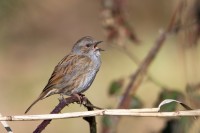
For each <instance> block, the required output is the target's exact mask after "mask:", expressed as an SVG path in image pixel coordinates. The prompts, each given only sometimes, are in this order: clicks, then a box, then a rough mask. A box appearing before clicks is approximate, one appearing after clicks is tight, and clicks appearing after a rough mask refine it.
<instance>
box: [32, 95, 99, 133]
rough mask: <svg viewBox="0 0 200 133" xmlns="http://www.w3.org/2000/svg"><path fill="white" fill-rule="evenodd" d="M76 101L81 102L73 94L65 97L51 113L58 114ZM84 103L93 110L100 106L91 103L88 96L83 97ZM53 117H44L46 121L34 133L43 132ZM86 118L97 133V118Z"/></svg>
mask: <svg viewBox="0 0 200 133" xmlns="http://www.w3.org/2000/svg"><path fill="white" fill-rule="evenodd" d="M74 102H77V103H78V102H79V99H78V98H77V97H75V96H71V97H68V98H65V99H63V100H60V102H59V104H58V105H57V106H56V107H55V108H54V109H53V111H52V112H51V114H58V113H60V112H61V110H62V109H63V108H64V107H65V106H68V105H69V104H70V103H74ZM82 103H83V105H84V106H85V107H86V108H87V109H88V111H90V110H93V108H98V107H95V106H93V105H92V104H91V102H90V101H89V100H88V99H87V98H86V97H82ZM51 120H52V119H44V121H43V122H42V123H41V124H40V125H39V126H38V127H37V128H36V129H35V131H34V133H41V132H42V131H43V130H44V129H45V127H46V126H47V125H48V124H50V122H51ZM84 120H86V121H87V122H88V123H89V125H90V133H96V120H95V118H88V117H87V118H84Z"/></svg>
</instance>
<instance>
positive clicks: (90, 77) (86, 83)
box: [74, 58, 101, 93]
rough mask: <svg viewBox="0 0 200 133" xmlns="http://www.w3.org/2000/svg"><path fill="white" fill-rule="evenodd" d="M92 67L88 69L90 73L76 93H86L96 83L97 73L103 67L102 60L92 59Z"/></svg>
mask: <svg viewBox="0 0 200 133" xmlns="http://www.w3.org/2000/svg"><path fill="white" fill-rule="evenodd" d="M92 62H93V63H92V64H91V65H92V66H90V67H89V68H90V69H88V72H87V74H86V76H85V77H84V79H83V80H82V83H81V84H80V85H79V87H78V88H77V89H75V90H74V91H75V93H82V92H84V91H86V90H87V89H88V88H89V87H90V86H91V84H92V82H93V81H94V79H95V77H96V74H97V72H98V71H99V68H100V66H101V60H100V58H96V59H92Z"/></svg>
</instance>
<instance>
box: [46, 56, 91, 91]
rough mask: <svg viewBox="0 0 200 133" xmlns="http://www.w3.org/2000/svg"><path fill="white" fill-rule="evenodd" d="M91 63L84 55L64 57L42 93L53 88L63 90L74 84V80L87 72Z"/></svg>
mask: <svg viewBox="0 0 200 133" xmlns="http://www.w3.org/2000/svg"><path fill="white" fill-rule="evenodd" d="M91 63H92V61H91V59H90V58H89V57H87V56H84V55H74V54H69V55H67V56H65V57H64V58H63V59H62V60H61V61H60V62H59V63H58V65H57V66H56V67H55V69H54V71H53V73H52V75H51V77H50V79H49V81H48V84H47V85H46V87H45V88H44V89H43V92H44V91H47V90H51V89H53V88H57V89H63V88H64V87H67V86H71V85H72V84H74V83H73V80H74V79H76V78H77V77H79V76H81V75H83V71H88V70H87V69H89V68H90V67H89V66H90V65H91ZM58 86H59V88H58ZM69 89H71V88H69Z"/></svg>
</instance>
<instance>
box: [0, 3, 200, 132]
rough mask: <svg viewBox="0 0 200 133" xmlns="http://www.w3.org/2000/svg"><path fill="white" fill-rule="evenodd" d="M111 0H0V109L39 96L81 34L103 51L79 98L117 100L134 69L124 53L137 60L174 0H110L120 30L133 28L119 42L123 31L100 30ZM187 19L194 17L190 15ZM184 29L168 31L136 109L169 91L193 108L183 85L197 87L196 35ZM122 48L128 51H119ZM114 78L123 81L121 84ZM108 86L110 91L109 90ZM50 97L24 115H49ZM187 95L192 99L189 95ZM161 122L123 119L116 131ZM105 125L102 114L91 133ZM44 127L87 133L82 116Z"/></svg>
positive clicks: (19, 128) (13, 110) (11, 110)
mask: <svg viewBox="0 0 200 133" xmlns="http://www.w3.org/2000/svg"><path fill="white" fill-rule="evenodd" d="M115 1H116V0H99V1H97V0H96V1H94V0H67V1H63V0H57V1H55V0H43V1H41V0H34V1H26V0H1V1H0V90H1V93H0V113H2V115H23V114H24V111H25V110H26V109H27V107H28V106H29V105H30V104H31V103H32V101H33V100H35V99H36V98H37V97H38V95H39V94H40V93H41V91H42V89H43V88H44V86H45V85H46V83H47V81H48V79H49V77H50V75H51V73H52V71H53V69H54V67H55V65H56V64H57V63H58V62H59V61H60V60H61V59H62V58H63V57H64V56H65V55H66V54H68V53H69V52H70V50H71V48H72V46H73V44H74V43H75V42H76V41H77V40H78V39H79V38H81V37H83V36H87V35H89V36H92V37H94V38H95V39H97V40H103V41H104V43H103V45H102V46H101V47H102V48H103V49H105V50H106V51H105V52H102V67H101V69H100V71H99V73H98V74H97V77H96V79H95V81H94V82H93V84H92V86H91V87H90V89H89V91H87V92H85V95H86V96H87V97H88V98H89V99H90V101H91V102H92V103H93V104H94V105H96V106H99V107H102V108H116V106H117V104H118V103H117V102H116V101H119V100H120V97H121V95H122V94H123V91H124V88H125V87H124V86H126V85H127V82H128V81H129V76H130V75H131V74H133V73H134V72H135V70H136V68H137V64H136V63H135V62H134V61H133V60H132V59H131V58H130V54H131V57H132V56H136V58H137V59H138V60H139V62H140V61H142V60H143V59H144V57H145V56H146V55H147V53H148V52H149V50H150V49H151V48H152V46H153V45H154V43H155V40H156V38H157V37H158V36H159V31H160V30H161V29H165V28H166V27H167V25H168V23H169V21H170V18H171V16H172V14H173V12H174V9H175V8H176V6H177V4H178V2H179V1H172V0H171V1H165V0H151V1H148V0H118V2H119V1H120V2H121V3H120V6H121V7H120V13H119V14H117V15H119V16H120V15H122V16H123V19H125V20H126V24H124V25H125V26H127V24H128V30H131V31H134V35H133V36H132V39H127V38H126V34H123V33H124V32H122V34H121V32H120V34H119V35H118V36H112V35H110V33H109V32H110V30H108V29H109V28H107V27H106V26H107V25H108V24H110V23H111V25H112V24H113V23H115V22H113V21H114V20H115V17H116V14H114V15H112V14H109V13H110V12H109V11H110V10H112V9H113V7H112V2H115ZM195 1H198V0H191V1H189V2H188V1H186V5H185V8H184V11H188V12H189V11H190V9H194V8H191V7H192V6H193V5H195V4H194V3H195ZM115 9H116V10H117V9H118V8H115ZM198 11H199V10H198ZM184 14H187V12H186V13H184ZM179 15H180V16H181V15H182V14H179ZM183 16H184V17H181V19H180V20H182V22H183V23H187V21H186V20H188V19H184V18H187V15H183ZM189 16H191V15H189ZM198 17H199V16H197V19H198ZM110 18H111V19H110ZM193 18H194V19H196V18H195V16H194V17H193ZM193 18H190V19H189V20H192V19H193ZM120 20H121V19H120ZM110 21H111V22H110ZM188 23H189V22H188ZM124 25H121V23H118V24H115V26H114V27H115V28H116V29H117V28H119V30H121V29H122V31H124V29H123V28H124ZM197 26H198V25H197ZM129 27H131V28H130V29H129ZM188 27H189V26H188ZM188 27H187V28H188ZM188 29H189V31H188V32H187V34H185V31H182V32H181V33H178V35H177V34H172V35H169V36H168V38H167V40H166V41H165V42H164V46H163V47H162V49H161V50H160V51H159V53H158V54H157V56H156V59H155V60H154V61H153V62H152V64H151V66H150V67H149V69H148V70H149V71H148V74H150V75H151V77H153V79H154V81H155V82H152V81H149V80H147V79H146V80H144V81H143V82H142V84H141V86H140V87H139V89H137V92H135V93H134V97H135V99H134V101H133V102H135V101H136V104H137V105H138V106H136V107H154V106H155V105H156V102H158V101H159V99H160V98H161V99H162V98H163V97H162V96H163V95H164V94H169V97H170V98H171V94H173V95H174V94H176V97H175V99H179V98H180V97H181V99H183V100H184V102H186V103H187V104H188V105H190V106H191V107H193V108H198V107H197V105H199V99H200V97H199V95H197V96H196V95H195V96H193V95H192V94H191V95H188V88H193V85H194V86H195V85H196V86H197V87H196V86H195V87H196V88H197V90H198V91H195V94H198V93H196V92H199V86H198V84H199V83H198V82H199V81H200V80H199V79H200V70H199V68H200V64H199V57H200V52H199V50H200V47H199V45H198V42H197V40H198V33H199V32H198V33H197V31H195V32H193V31H192V29H191V28H190V27H189V28H188ZM190 29H191V30H190ZM125 33H126V32H125ZM190 33H191V34H192V33H196V34H195V35H191V34H190ZM185 35H190V36H192V37H193V36H196V38H195V39H196V40H195V39H193V38H192V39H193V40H195V41H192V43H190V42H191V39H190V38H189V39H188V40H189V41H188V40H185V38H186V37H187V36H185ZM119 38H120V39H119ZM187 42H189V43H187ZM187 44H189V45H190V44H194V46H187ZM124 45H125V46H126V49H128V53H129V54H127V52H123V50H124V49H123V48H124ZM119 81H120V83H121V81H122V82H123V83H122V84H120V85H121V86H120V85H119ZM115 83H116V84H115ZM116 85H119V86H120V87H116ZM191 86H192V87H191ZM195 87H194V88H195ZM196 88H195V89H196ZM112 89H114V92H111V91H112ZM115 89H117V91H118V89H120V90H119V91H118V92H117V94H116V93H115ZM162 94H163V95H162ZM58 97H59V95H54V96H51V97H49V98H47V99H45V100H42V101H40V102H38V103H37V104H36V105H35V106H34V107H33V108H32V109H31V110H30V112H29V113H28V114H43V113H49V112H50V111H51V110H52V109H53V108H54V107H55V106H56V105H57V104H58ZM136 97H137V98H136ZM167 97H168V95H167ZM194 97H195V98H196V99H195V100H194V99H192V98H194ZM172 98H174V97H172ZM136 99H137V100H136ZM133 108H135V106H133ZM181 109H182V108H181ZM83 110H86V109H84V107H82V106H81V107H80V105H77V104H71V105H70V106H69V107H65V109H64V110H63V111H62V113H64V112H75V111H83ZM167 122H169V121H168V119H164V118H140V117H123V118H121V121H120V123H119V124H118V127H117V131H118V132H119V133H120V132H124V131H125V132H126V133H132V132H136V133H159V132H162V130H163V129H164V128H165V126H166V125H167ZM184 122H185V121H184ZM39 123H41V121H29V122H9V125H10V126H11V128H12V130H13V131H14V132H16V133H25V132H26V133H27V132H32V131H33V130H34V129H35V128H36V127H37V125H38V124H39ZM105 123H106V122H105V121H103V122H102V117H97V128H98V132H103V129H102V128H103V125H104V124H105ZM199 131H200V130H199V127H198V124H195V122H193V124H192V126H191V127H190V128H188V130H187V132H193V133H194V132H199ZM0 132H5V129H4V128H3V126H2V125H0ZM44 132H46V133H54V132H71V133H77V132H89V128H88V123H86V122H85V121H83V120H82V118H75V119H63V120H54V121H52V122H51V124H50V125H49V126H47V128H46V129H45V131H44ZM168 133H169V132H168Z"/></svg>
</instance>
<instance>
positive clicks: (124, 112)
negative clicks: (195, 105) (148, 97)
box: [0, 108, 200, 121]
mask: <svg viewBox="0 0 200 133" xmlns="http://www.w3.org/2000/svg"><path fill="white" fill-rule="evenodd" d="M158 109H159V108H145V109H103V110H94V111H83V112H72V113H63V114H43V115H21V116H3V117H0V121H35V120H49V119H67V118H78V117H92V116H104V115H107V116H136V117H179V116H200V109H196V110H188V111H176V112H158Z"/></svg>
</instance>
